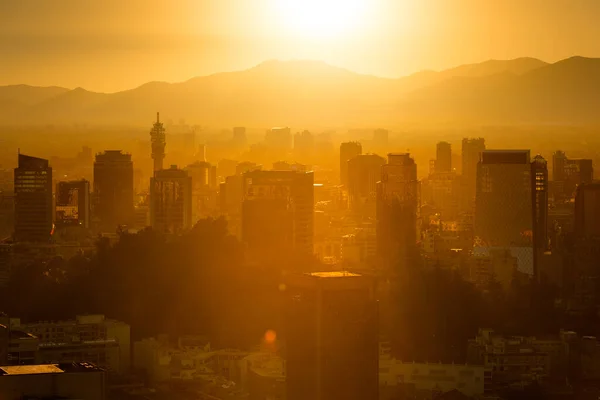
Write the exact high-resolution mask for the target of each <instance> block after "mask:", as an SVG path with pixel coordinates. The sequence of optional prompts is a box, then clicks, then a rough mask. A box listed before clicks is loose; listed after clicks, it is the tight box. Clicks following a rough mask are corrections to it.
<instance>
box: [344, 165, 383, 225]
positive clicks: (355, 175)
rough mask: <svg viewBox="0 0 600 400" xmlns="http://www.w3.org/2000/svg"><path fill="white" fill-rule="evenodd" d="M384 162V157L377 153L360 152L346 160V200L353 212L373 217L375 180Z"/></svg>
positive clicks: (375, 191) (378, 176) (375, 192)
mask: <svg viewBox="0 0 600 400" xmlns="http://www.w3.org/2000/svg"><path fill="white" fill-rule="evenodd" d="M384 164H385V158H383V157H380V156H378V155H377V154H361V155H357V156H355V157H353V158H351V159H349V160H348V162H347V168H348V171H347V174H348V177H347V180H348V183H347V188H348V202H349V203H350V208H351V209H352V210H353V211H354V212H356V213H359V214H361V215H363V216H367V217H375V208H376V205H375V204H376V198H377V182H379V181H380V180H381V167H382V166H383V165H384Z"/></svg>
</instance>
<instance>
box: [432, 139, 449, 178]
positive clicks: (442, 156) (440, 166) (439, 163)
mask: <svg viewBox="0 0 600 400" xmlns="http://www.w3.org/2000/svg"><path fill="white" fill-rule="evenodd" d="M451 171H452V146H451V145H450V143H448V142H439V143H438V144H437V146H436V151H435V172H451Z"/></svg>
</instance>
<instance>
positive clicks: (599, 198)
mask: <svg viewBox="0 0 600 400" xmlns="http://www.w3.org/2000/svg"><path fill="white" fill-rule="evenodd" d="M575 235H576V236H577V237H580V238H588V239H589V238H598V237H600V183H584V184H581V185H579V186H578V187H577V194H576V195H575ZM596 261H597V260H596Z"/></svg>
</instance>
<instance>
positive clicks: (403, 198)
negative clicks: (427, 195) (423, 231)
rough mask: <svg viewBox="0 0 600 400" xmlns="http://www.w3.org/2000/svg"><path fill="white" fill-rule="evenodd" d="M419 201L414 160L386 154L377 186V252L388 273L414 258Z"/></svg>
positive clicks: (402, 267) (400, 154) (406, 265)
mask: <svg viewBox="0 0 600 400" xmlns="http://www.w3.org/2000/svg"><path fill="white" fill-rule="evenodd" d="M419 202H420V193H419V181H418V180H417V164H415V160H414V159H413V158H412V157H410V154H408V153H399V154H398V153H397V154H388V163H387V164H385V165H384V166H382V167H381V182H379V183H378V186H377V253H378V255H379V257H380V259H381V260H382V261H383V264H384V267H385V268H386V269H387V270H388V272H389V273H392V274H395V273H396V272H400V271H402V270H403V269H405V268H407V267H410V266H411V264H412V263H413V262H414V261H415V257H416V251H417V249H416V244H417V239H418V226H417V223H418V218H419Z"/></svg>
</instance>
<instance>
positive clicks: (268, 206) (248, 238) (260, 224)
mask: <svg viewBox="0 0 600 400" xmlns="http://www.w3.org/2000/svg"><path fill="white" fill-rule="evenodd" d="M243 176H244V188H243V203H242V240H243V241H244V242H245V243H246V244H247V246H248V249H249V251H250V252H251V254H252V255H254V256H258V257H263V256H271V255H272V254H277V252H280V251H285V250H296V251H298V252H302V253H305V254H312V253H313V235H314V232H313V225H314V221H313V219H314V189H313V184H314V177H313V173H312V172H306V173H302V172H295V171H251V172H247V173H245V174H244V175H243Z"/></svg>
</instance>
